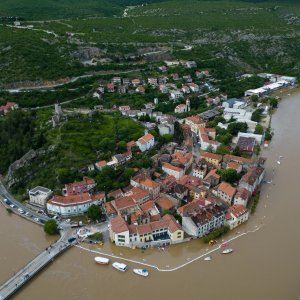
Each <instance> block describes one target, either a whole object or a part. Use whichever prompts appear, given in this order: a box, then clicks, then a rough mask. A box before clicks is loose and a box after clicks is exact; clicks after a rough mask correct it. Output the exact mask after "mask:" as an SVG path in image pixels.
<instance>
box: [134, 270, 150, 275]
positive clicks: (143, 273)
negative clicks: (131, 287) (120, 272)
mask: <svg viewBox="0 0 300 300" xmlns="http://www.w3.org/2000/svg"><path fill="white" fill-rule="evenodd" d="M133 272H134V273H135V274H137V275H140V276H144V277H147V276H148V275H149V272H148V271H147V270H146V269H133Z"/></svg>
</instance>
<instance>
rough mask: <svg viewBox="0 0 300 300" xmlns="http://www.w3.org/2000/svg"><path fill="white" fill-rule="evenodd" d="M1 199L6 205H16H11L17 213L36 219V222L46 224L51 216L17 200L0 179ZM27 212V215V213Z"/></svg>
mask: <svg viewBox="0 0 300 300" xmlns="http://www.w3.org/2000/svg"><path fill="white" fill-rule="evenodd" d="M0 201H1V202H2V203H3V204H4V205H5V206H10V205H14V206H15V207H10V209H11V210H12V211H13V212H14V213H16V214H19V215H20V216H22V217H24V218H27V219H31V220H32V221H35V222H36V223H39V224H41V225H42V224H44V223H45V222H46V221H48V220H49V219H50V218H49V217H48V216H46V215H42V214H39V213H37V212H35V211H33V210H31V209H29V208H28V207H26V206H25V205H23V204H21V203H20V202H19V201H17V200H16V199H15V198H14V197H13V196H12V195H11V194H10V193H9V192H8V191H7V190H6V188H5V186H4V185H3V184H2V182H1V180H0ZM18 208H20V209H22V210H23V211H24V213H22V214H21V213H20V212H19V211H18ZM26 213H27V215H26Z"/></svg>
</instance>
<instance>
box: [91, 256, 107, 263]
mask: <svg viewBox="0 0 300 300" xmlns="http://www.w3.org/2000/svg"><path fill="white" fill-rule="evenodd" d="M94 260H95V262H96V263H97V264H100V265H108V263H109V259H108V258H105V257H101V256H96V257H95V258H94Z"/></svg>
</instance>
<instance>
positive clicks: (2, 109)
mask: <svg viewBox="0 0 300 300" xmlns="http://www.w3.org/2000/svg"><path fill="white" fill-rule="evenodd" d="M18 108H19V106H18V104H17V103H15V102H7V103H6V105H1V106H0V115H6V114H8V113H9V112H11V111H13V110H16V109H18Z"/></svg>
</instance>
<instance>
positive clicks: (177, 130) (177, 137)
mask: <svg viewBox="0 0 300 300" xmlns="http://www.w3.org/2000/svg"><path fill="white" fill-rule="evenodd" d="M183 140H184V135H183V130H182V128H181V126H180V124H179V122H177V121H176V122H175V123H174V141H175V142H176V143H178V144H181V143H182V142H183Z"/></svg>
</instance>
